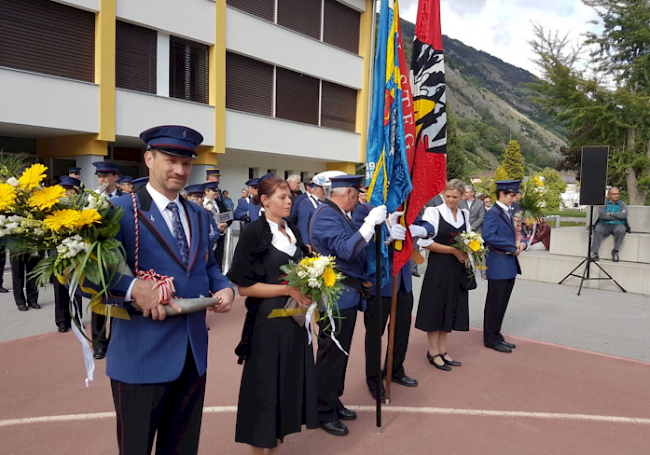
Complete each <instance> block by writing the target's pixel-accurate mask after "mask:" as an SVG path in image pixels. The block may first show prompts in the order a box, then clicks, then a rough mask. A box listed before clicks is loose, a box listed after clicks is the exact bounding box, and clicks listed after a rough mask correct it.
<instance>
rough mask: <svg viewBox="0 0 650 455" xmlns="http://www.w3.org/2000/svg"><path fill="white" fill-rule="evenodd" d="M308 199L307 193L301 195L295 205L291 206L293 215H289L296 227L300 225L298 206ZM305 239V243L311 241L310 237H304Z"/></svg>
mask: <svg viewBox="0 0 650 455" xmlns="http://www.w3.org/2000/svg"><path fill="white" fill-rule="evenodd" d="M306 197H307V193H306V192H305V193H302V194H301V195H299V196H298V197H297V198H296V199H295V200H294V201H293V204H292V205H291V215H289V219H290V220H291V222H292V223H293V224H296V225H297V224H298V204H300V202H301V201H302V200H303V199H305V198H306ZM303 239H305V241H308V240H309V238H308V237H303ZM307 243H309V242H307Z"/></svg>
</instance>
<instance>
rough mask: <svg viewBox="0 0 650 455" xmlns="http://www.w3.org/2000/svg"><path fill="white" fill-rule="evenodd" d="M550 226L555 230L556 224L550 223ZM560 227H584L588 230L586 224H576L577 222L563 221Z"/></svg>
mask: <svg viewBox="0 0 650 455" xmlns="http://www.w3.org/2000/svg"><path fill="white" fill-rule="evenodd" d="M549 226H551V228H555V223H553V222H552V223H549ZM560 227H584V228H586V225H585V223H579V222H576V221H561V222H560Z"/></svg>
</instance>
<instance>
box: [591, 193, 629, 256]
mask: <svg viewBox="0 0 650 455" xmlns="http://www.w3.org/2000/svg"><path fill="white" fill-rule="evenodd" d="M620 197H621V190H620V189H619V188H618V187H617V186H613V187H611V188H610V189H609V191H608V192H607V201H606V202H605V205H604V206H603V207H600V208H599V209H598V221H596V225H595V226H594V242H593V243H592V244H591V257H592V259H594V260H596V261H597V260H598V259H599V258H598V250H600V243H601V242H602V241H603V240H604V239H605V237H607V236H608V235H613V236H614V249H613V250H612V261H614V262H618V250H619V248H620V247H621V244H622V243H623V237H625V233H626V232H629V231H630V226H629V224H628V223H627V204H626V203H625V202H623V201H619V198H620Z"/></svg>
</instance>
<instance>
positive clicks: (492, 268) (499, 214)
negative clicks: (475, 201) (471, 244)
mask: <svg viewBox="0 0 650 455" xmlns="http://www.w3.org/2000/svg"><path fill="white" fill-rule="evenodd" d="M482 235H483V240H485V243H486V244H487V245H488V247H489V249H490V250H489V252H488V254H487V257H486V259H485V261H486V266H487V272H486V274H487V279H488V280H510V279H512V278H515V277H516V276H517V275H518V274H519V275H520V274H521V268H520V267H519V261H518V260H517V256H514V255H512V254H507V253H516V252H517V246H516V243H515V238H516V236H515V225H514V223H513V221H512V219H511V218H510V217H509V216H508V215H507V214H506V213H505V212H504V211H503V209H502V208H501V207H499V205H497V204H494V205H493V206H492V208H491V209H490V210H488V211H487V212H485V218H484V219H483V233H482Z"/></svg>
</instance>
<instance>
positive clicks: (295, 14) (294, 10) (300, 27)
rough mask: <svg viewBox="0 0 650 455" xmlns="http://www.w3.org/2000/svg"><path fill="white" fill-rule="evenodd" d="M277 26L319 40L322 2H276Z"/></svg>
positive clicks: (292, 0) (314, 0)
mask: <svg viewBox="0 0 650 455" xmlns="http://www.w3.org/2000/svg"><path fill="white" fill-rule="evenodd" d="M277 1H278V25H282V26H283V27H287V28H289V29H291V30H294V31H296V32H298V33H302V34H303V35H307V36H311V37H312V38H315V39H317V40H320V39H321V36H320V31H321V9H322V0H277Z"/></svg>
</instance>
